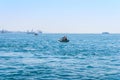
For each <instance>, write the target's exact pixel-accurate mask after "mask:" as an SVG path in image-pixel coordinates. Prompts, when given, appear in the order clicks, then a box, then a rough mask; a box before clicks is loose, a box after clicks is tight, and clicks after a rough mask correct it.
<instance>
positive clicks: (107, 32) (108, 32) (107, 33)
mask: <svg viewBox="0 0 120 80" xmlns="http://www.w3.org/2000/svg"><path fill="white" fill-rule="evenodd" d="M102 34H110V33H109V32H102Z"/></svg>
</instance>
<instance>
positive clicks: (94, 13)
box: [0, 0, 120, 33]
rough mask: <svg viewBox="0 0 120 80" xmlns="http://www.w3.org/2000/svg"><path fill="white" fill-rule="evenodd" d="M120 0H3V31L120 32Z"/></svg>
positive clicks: (0, 15)
mask: <svg viewBox="0 0 120 80" xmlns="http://www.w3.org/2000/svg"><path fill="white" fill-rule="evenodd" d="M119 21H120V0H0V30H1V29H5V30H10V31H27V30H32V29H33V30H41V31H43V32H45V33H101V32H110V33H120V22H119Z"/></svg>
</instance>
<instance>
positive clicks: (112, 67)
mask: <svg viewBox="0 0 120 80" xmlns="http://www.w3.org/2000/svg"><path fill="white" fill-rule="evenodd" d="M64 35H66V36H67V38H68V39H69V40H70V42H67V43H64V42H59V41H58V40H59V39H60V38H61V37H63V36H64ZM0 80H120V34H44V33H43V34H39V35H34V34H27V33H0Z"/></svg>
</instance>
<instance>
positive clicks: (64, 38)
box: [58, 36, 69, 42]
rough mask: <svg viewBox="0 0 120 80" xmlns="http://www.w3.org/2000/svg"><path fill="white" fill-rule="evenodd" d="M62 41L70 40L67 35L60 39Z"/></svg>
mask: <svg viewBox="0 0 120 80" xmlns="http://www.w3.org/2000/svg"><path fill="white" fill-rule="evenodd" d="M58 41H60V42H69V40H68V39H67V37H66V36H64V37H62V38H61V39H60V40H58Z"/></svg>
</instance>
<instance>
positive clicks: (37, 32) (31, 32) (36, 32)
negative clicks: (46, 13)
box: [27, 30, 42, 35]
mask: <svg viewBox="0 0 120 80" xmlns="http://www.w3.org/2000/svg"><path fill="white" fill-rule="evenodd" d="M41 33H42V31H33V30H31V31H27V34H34V35H38V34H41Z"/></svg>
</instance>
